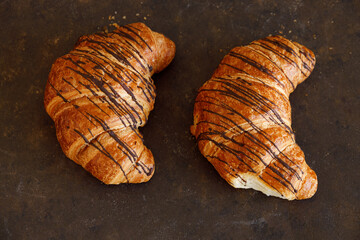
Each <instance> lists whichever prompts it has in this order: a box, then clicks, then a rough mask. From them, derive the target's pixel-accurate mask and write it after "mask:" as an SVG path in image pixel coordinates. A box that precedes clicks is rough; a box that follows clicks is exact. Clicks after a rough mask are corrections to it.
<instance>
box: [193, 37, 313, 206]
mask: <svg viewBox="0 0 360 240" xmlns="http://www.w3.org/2000/svg"><path fill="white" fill-rule="evenodd" d="M314 65H315V56H314V54H313V53H312V52H311V51H310V50H309V49H307V48H306V47H304V46H302V45H300V44H299V43H296V42H291V41H289V40H287V39H285V38H284V37H281V36H272V37H267V38H264V39H261V40H258V41H254V42H252V43H250V44H249V45H247V46H243V47H235V48H234V49H232V50H231V51H230V52H229V53H228V54H227V55H226V56H225V57H224V59H223V60H222V61H221V63H220V65H219V67H218V68H217V69H216V71H215V72H214V74H213V75H212V77H211V79H210V80H208V81H207V82H206V83H205V84H204V85H203V86H202V87H201V88H200V89H199V91H198V95H197V97H196V100H195V107H194V125H193V126H191V132H192V134H193V135H194V136H195V137H196V139H197V143H198V147H199V149H200V151H201V153H202V154H203V155H204V156H205V157H206V158H207V160H208V161H209V162H210V163H211V164H212V165H213V166H214V167H215V169H216V170H217V171H218V173H219V174H220V175H221V177H222V178H224V179H225V180H226V181H227V182H228V183H229V184H230V185H232V186H233V187H235V188H253V189H255V190H258V191H261V192H263V193H264V194H266V195H271V196H276V197H280V198H284V199H288V200H293V199H306V198H310V197H312V196H313V195H314V194H315V192H316V189H317V176H316V174H315V172H314V171H313V170H312V169H310V167H309V166H308V165H307V164H306V162H305V158H304V153H303V152H302V150H301V149H300V147H299V146H298V145H297V144H296V143H295V137H294V132H293V130H292V129H291V107H290V102H289V95H290V93H291V92H292V91H294V89H295V88H296V86H297V85H298V84H299V83H301V82H302V81H304V80H305V79H306V78H307V77H308V76H309V75H310V73H311V71H312V70H313V68H314Z"/></svg>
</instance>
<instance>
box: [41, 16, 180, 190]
mask: <svg viewBox="0 0 360 240" xmlns="http://www.w3.org/2000/svg"><path fill="white" fill-rule="evenodd" d="M174 55H175V45H174V43H173V42H172V41H171V40H169V39H168V38H166V37H165V36H164V35H162V34H159V33H156V32H153V31H151V29H150V28H148V27H147V26H146V25H145V24H143V23H134V24H129V25H125V26H122V27H117V29H116V30H114V31H113V32H111V33H97V34H93V35H88V36H83V37H80V39H79V40H78V42H77V43H76V45H75V47H74V49H73V50H72V51H70V53H68V54H66V55H64V56H62V57H60V58H58V59H57V60H56V61H55V63H54V64H53V65H52V68H51V71H50V74H49V78H48V82H47V85H46V89H45V96H44V105H45V109H46V111H47V113H48V114H49V115H50V117H51V118H52V119H53V120H54V122H55V127H56V135H57V138H58V140H59V143H60V145H61V148H62V150H63V152H64V153H65V155H66V156H67V157H68V158H70V159H71V160H73V161H74V162H75V163H77V164H79V165H81V166H82V167H83V168H85V169H86V170H87V171H89V172H90V173H91V174H92V175H93V176H95V177H96V178H98V179H99V180H101V181H102V182H104V183H106V184H119V183H141V182H146V181H148V180H149V179H150V178H151V177H152V175H153V174H154V169H155V168H154V158H153V155H152V153H151V151H150V150H149V149H148V148H146V147H145V146H144V144H143V138H142V135H141V134H140V132H139V130H138V127H141V126H144V125H145V123H146V121H147V119H148V115H149V112H150V111H151V110H152V109H153V107H154V101H155V85H154V82H153V80H152V79H151V76H152V75H153V74H154V73H157V72H160V71H161V70H163V69H164V68H165V67H166V66H167V65H168V64H169V63H170V62H171V61H172V59H173V58H174Z"/></svg>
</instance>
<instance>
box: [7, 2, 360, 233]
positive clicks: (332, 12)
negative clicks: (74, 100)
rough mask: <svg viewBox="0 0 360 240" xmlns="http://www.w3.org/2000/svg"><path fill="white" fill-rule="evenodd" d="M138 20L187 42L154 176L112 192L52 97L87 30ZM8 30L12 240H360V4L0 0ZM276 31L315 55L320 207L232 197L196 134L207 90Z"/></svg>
mask: <svg viewBox="0 0 360 240" xmlns="http://www.w3.org/2000/svg"><path fill="white" fill-rule="evenodd" d="M138 21H142V22H145V23H146V24H148V25H149V26H150V27H151V28H152V29H154V30H156V31H159V32H161V33H164V34H165V35H167V36H168V37H169V38H171V39H172V40H173V41H174V42H175V43H176V45H177V54H176V57H175V59H174V61H173V63H172V64H171V65H170V66H169V67H168V68H167V69H166V70H165V71H163V72H162V73H160V74H158V75H155V76H154V79H155V82H156V86H157V99H156V104H155V109H154V110H153V112H152V113H151V114H150V118H149V121H148V124H147V125H146V126H145V127H144V128H142V129H141V131H142V132H143V134H144V138H145V144H146V145H147V146H148V147H149V148H150V149H151V150H152V152H153V154H154V157H155V161H156V171H155V175H154V177H153V178H152V179H151V181H150V182H148V183H145V184H140V185H120V186H106V185H104V184H101V183H100V182H99V181H98V180H97V179H95V178H93V177H91V176H90V175H89V174H88V173H87V172H86V171H84V170H83V169H82V168H81V167H80V166H77V165H76V164H74V163H73V162H72V161H70V160H68V159H67V158H66V157H65V155H64V154H63V153H62V151H61V148H60V146H59V144H58V142H57V139H56V136H55V129H54V124H53V122H52V120H51V119H50V117H48V116H47V114H46V112H45V110H44V107H43V93H44V88H45V84H46V81H47V75H48V73H49V70H50V67H51V64H52V62H53V61H54V60H55V59H56V58H57V57H60V56H61V55H63V54H65V53H67V52H68V51H69V50H70V49H71V48H72V46H73V45H74V43H75V42H76V40H77V38H78V37H79V36H81V35H84V34H90V33H93V32H97V31H102V30H104V29H107V28H109V24H111V23H115V22H116V23H118V24H120V25H121V24H128V23H132V22H138ZM110 29H111V27H110ZM0 34H1V35H0V239H221V240H222V239H359V238H360V220H359V215H360V210H359V202H360V199H359V191H360V190H359V189H360V187H359V177H360V176H359V160H360V159H359V155H360V147H359V146H360V142H359V140H360V127H359V124H360V110H359V109H360V80H359V76H360V61H359V59H360V58H359V57H360V56H359V55H360V51H359V50H360V47H359V42H360V2H359V1H355V0H353V1H350V0H349V1H346V0H344V1H335V0H328V1H325V0H319V1H311V0H304V1H302V0H293V1H278V0H269V1H261V0H258V1H251V0H249V1H215V0H214V1H211V0H208V1H192V0H187V1H185V0H184V1H181V0H177V1H175V0H171V1H170V0H169V1H156V0H153V1H151V0H143V1H133V0H128V1H115V0H114V1H97V0H78V1H75V0H72V1H64V0H58V1H51V0H37V1H36V0H34V1H30V0H0ZM269 34H281V35H283V36H286V37H288V38H290V39H292V40H295V41H298V42H300V43H302V44H304V45H305V46H307V47H308V48H310V49H311V50H313V51H314V53H315V54H316V58H317V63H316V66H315V70H314V72H313V73H312V75H311V76H310V78H309V79H308V80H306V81H305V82H304V83H303V84H301V85H300V86H299V87H298V88H297V89H296V91H295V92H294V93H293V94H292V95H291V98H290V100H291V103H292V107H293V112H292V116H293V128H294V130H295V132H296V140H297V142H298V144H299V145H300V146H301V147H302V149H303V150H304V152H305V155H306V160H307V162H308V164H309V165H310V166H311V167H312V168H313V169H314V170H315V171H316V173H317V175H318V178H319V189H318V192H317V193H316V194H315V196H314V197H313V198H312V199H310V200H305V201H292V202H288V201H286V200H281V199H278V198H270V197H266V196H265V195H263V194H262V193H259V192H255V191H253V190H236V189H233V188H232V187H231V186H230V185H228V184H227V183H226V182H225V181H224V180H223V179H221V178H220V177H219V176H218V174H217V172H216V171H215V170H214V169H213V167H212V166H211V165H210V163H208V162H207V161H206V159H205V158H204V157H202V155H201V154H200V153H199V151H198V150H197V147H196V143H195V139H194V138H193V137H192V136H191V134H190V132H189V126H190V125H191V123H192V111H193V104H194V99H195V96H196V91H197V89H198V88H199V87H200V86H201V85H202V84H203V83H204V82H205V81H206V80H207V79H208V78H209V77H210V76H211V74H212V72H213V71H214V70H215V68H216V66H217V65H218V64H219V62H220V60H221V59H222V57H223V56H224V55H225V54H226V52H227V51H229V50H230V49H231V48H232V47H234V46H237V45H245V44H248V43H249V42H251V41H252V40H255V39H258V38H262V37H265V36H267V35H269Z"/></svg>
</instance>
